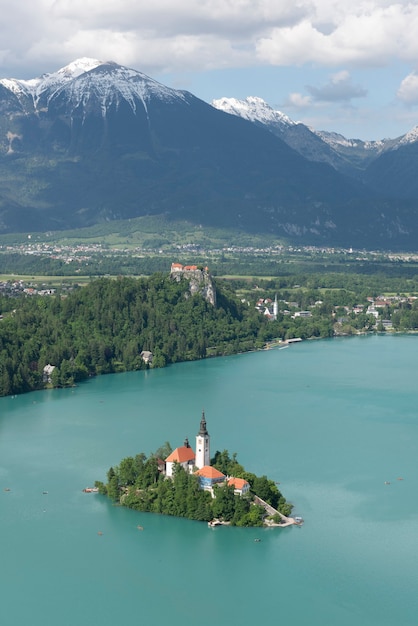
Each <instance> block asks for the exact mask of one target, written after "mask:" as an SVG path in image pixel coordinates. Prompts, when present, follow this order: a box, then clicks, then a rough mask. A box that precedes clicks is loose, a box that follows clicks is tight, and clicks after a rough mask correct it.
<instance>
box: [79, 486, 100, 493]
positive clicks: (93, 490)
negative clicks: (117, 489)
mask: <svg viewBox="0 0 418 626" xmlns="http://www.w3.org/2000/svg"><path fill="white" fill-rule="evenodd" d="M98 491H99V488H98V487H85V488H84V489H83V493H97V492H98Z"/></svg>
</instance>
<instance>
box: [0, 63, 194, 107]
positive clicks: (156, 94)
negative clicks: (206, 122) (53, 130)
mask: <svg viewBox="0 0 418 626" xmlns="http://www.w3.org/2000/svg"><path fill="white" fill-rule="evenodd" d="M0 84H1V85H3V86H4V87H6V89H8V90H9V91H11V92H13V93H14V94H15V95H16V96H18V97H24V98H28V97H29V98H30V99H31V100H32V102H33V104H34V106H35V108H37V107H38V106H41V107H44V106H48V103H50V102H51V100H52V99H54V98H55V97H56V96H58V95H59V94H60V93H62V92H63V91H64V90H65V91H66V95H67V97H68V99H69V100H71V101H72V102H73V105H75V106H78V104H81V103H83V102H86V100H87V99H88V98H89V97H90V96H92V97H96V98H97V99H98V100H99V101H100V106H101V110H102V114H103V115H105V113H106V108H107V107H108V106H109V105H110V104H112V103H116V105H118V104H119V102H120V101H121V100H126V101H127V102H128V103H129V105H130V106H131V107H132V109H133V110H134V111H135V109H136V105H137V101H138V100H140V101H142V104H143V106H144V108H145V109H146V110H147V102H148V101H149V100H151V99H152V98H156V99H159V100H165V101H170V100H176V99H178V100H183V101H184V100H186V96H185V93H184V92H182V91H177V90H175V89H170V88H169V87H166V86H165V85H162V84H161V83H158V82H157V81H155V80H154V79H152V78H150V77H148V76H146V75H145V74H142V73H141V72H138V71H136V70H133V69H129V68H127V67H123V66H122V65H118V64H117V63H114V62H113V61H107V62H103V61H99V60H97V59H91V58H87V57H82V58H79V59H76V60H75V61H73V62H71V63H69V64H68V65H66V66H65V67H63V68H61V69H59V70H58V71H57V72H53V73H50V74H44V75H42V76H40V77H38V78H33V79H30V80H17V79H7V78H5V79H1V80H0Z"/></svg>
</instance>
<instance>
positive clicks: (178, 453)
mask: <svg viewBox="0 0 418 626" xmlns="http://www.w3.org/2000/svg"><path fill="white" fill-rule="evenodd" d="M194 459H195V454H194V452H193V450H192V448H187V447H186V446H181V447H180V448H176V449H175V450H173V452H172V453H171V454H170V455H169V456H168V457H167V458H166V460H165V462H166V463H174V462H175V461H177V463H187V461H194Z"/></svg>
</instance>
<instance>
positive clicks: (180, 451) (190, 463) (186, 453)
mask: <svg viewBox="0 0 418 626" xmlns="http://www.w3.org/2000/svg"><path fill="white" fill-rule="evenodd" d="M195 458H196V457H195V453H194V452H193V450H192V448H191V447H190V444H189V440H188V439H187V438H186V440H185V442H184V445H182V446H180V448H176V449H175V450H173V452H172V453H171V454H170V455H169V456H168V457H167V458H166V460H165V474H166V476H168V477H169V478H171V477H172V476H173V474H174V465H175V464H176V463H178V464H179V465H181V466H182V467H184V469H185V470H186V472H188V473H189V474H191V473H192V472H193V469H194V467H195Z"/></svg>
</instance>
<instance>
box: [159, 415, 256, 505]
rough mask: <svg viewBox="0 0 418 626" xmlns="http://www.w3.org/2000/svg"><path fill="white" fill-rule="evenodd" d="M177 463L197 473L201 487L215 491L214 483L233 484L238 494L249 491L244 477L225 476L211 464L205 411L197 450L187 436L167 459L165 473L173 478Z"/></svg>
mask: <svg viewBox="0 0 418 626" xmlns="http://www.w3.org/2000/svg"><path fill="white" fill-rule="evenodd" d="M176 463H178V464H179V465H181V466H182V467H183V468H184V469H185V470H186V472H188V473H189V474H195V475H196V476H198V478H199V483H200V487H201V488H202V489H206V490H207V491H210V492H211V493H212V496H214V493H213V487H214V485H224V484H226V485H228V486H233V487H234V491H235V493H236V494H238V495H244V494H245V493H248V491H249V489H250V485H249V483H248V482H247V481H246V480H244V479H243V478H235V477H233V476H225V474H223V473H222V472H220V471H219V470H217V469H216V467H212V466H211V464H210V435H209V433H208V430H207V425H206V417H205V412H204V411H202V418H201V420H200V428H199V432H198V433H197V435H196V452H194V451H193V449H192V448H191V446H190V444H189V440H188V439H187V438H186V439H185V441H184V444H183V445H182V446H180V447H179V448H176V449H175V450H173V452H172V453H171V454H170V455H169V456H168V457H167V458H166V459H165V473H166V476H167V477H169V478H171V477H172V476H173V473H174V468H175V465H176Z"/></svg>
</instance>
